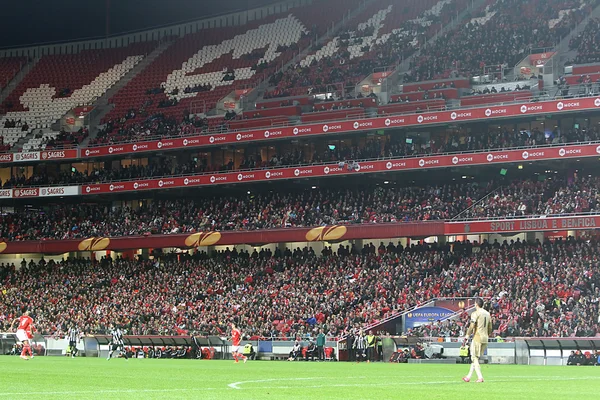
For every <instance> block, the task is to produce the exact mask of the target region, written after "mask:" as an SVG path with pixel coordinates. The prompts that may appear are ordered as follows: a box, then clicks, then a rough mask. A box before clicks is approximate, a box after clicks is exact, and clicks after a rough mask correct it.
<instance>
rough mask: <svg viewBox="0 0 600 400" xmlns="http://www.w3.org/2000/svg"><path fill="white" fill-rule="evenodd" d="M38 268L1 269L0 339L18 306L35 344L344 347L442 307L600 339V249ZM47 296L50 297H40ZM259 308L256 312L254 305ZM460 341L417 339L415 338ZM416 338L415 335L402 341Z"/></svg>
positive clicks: (197, 259)
mask: <svg viewBox="0 0 600 400" xmlns="http://www.w3.org/2000/svg"><path fill="white" fill-rule="evenodd" d="M176 257H177V256H176V255H173V256H171V255H165V256H163V257H161V259H160V261H157V260H145V261H141V260H137V261H128V260H123V259H118V260H114V261H113V260H110V259H105V258H103V259H102V260H100V261H98V262H93V261H90V260H83V259H78V260H70V261H65V262H61V263H59V264H56V263H54V262H53V261H51V262H48V263H46V262H44V261H41V262H40V263H39V264H35V263H33V262H30V263H27V262H26V261H25V260H23V262H22V263H21V265H22V266H23V267H22V268H21V269H19V270H17V271H15V269H14V266H5V265H2V266H0V282H1V283H2V287H3V293H4V300H5V301H3V302H2V303H1V304H0V328H2V330H3V331H6V330H7V329H8V324H10V322H12V320H13V318H14V317H15V316H17V315H18V314H19V312H20V310H21V308H22V307H23V306H27V307H29V308H30V309H31V310H32V312H33V317H34V320H35V321H36V327H37V329H38V330H39V332H40V333H42V334H46V335H53V336H56V337H64V334H65V332H66V330H67V329H68V328H69V327H71V326H73V325H76V326H78V327H79V328H80V329H81V330H82V331H83V332H85V333H86V334H93V333H105V332H106V330H107V329H108V326H109V324H111V323H113V324H118V325H121V326H123V327H125V329H126V330H127V333H129V334H133V335H188V334H203V335H219V336H224V335H226V334H227V324H228V323H229V322H231V321H236V323H237V325H239V326H240V327H242V330H243V332H244V333H245V335H247V337H248V338H250V339H253V340H256V339H259V338H272V337H286V338H310V337H314V336H316V333H317V332H318V331H319V330H320V329H323V331H324V332H326V334H327V336H329V337H340V336H342V335H343V334H344V333H345V332H348V331H349V330H350V329H353V328H356V327H363V326H365V325H367V324H371V323H374V322H377V321H380V320H381V319H382V318H384V317H386V316H390V315H394V314H398V313H399V312H401V311H402V310H405V309H408V308H410V307H412V306H414V305H415V304H420V303H423V302H425V301H427V300H430V299H433V298H437V297H474V296H481V297H485V298H489V299H492V300H491V307H490V308H491V313H492V316H493V317H494V331H495V334H499V335H500V336H503V337H504V336H564V337H572V336H583V337H590V336H596V335H598V334H600V330H599V327H598V298H599V297H600V281H599V276H598V274H596V273H594V272H593V268H594V265H595V263H596V260H597V259H598V258H599V257H600V246H599V244H598V242H597V241H595V240H592V241H582V240H579V241H575V240H568V241H565V242H555V243H544V244H543V245H542V244H541V243H539V242H535V243H523V242H520V241H518V240H517V241H516V242H513V241H511V243H507V242H506V241H505V242H504V243H502V244H501V243H498V242H495V243H492V244H490V243H483V244H482V245H481V246H477V245H473V244H471V243H468V242H466V243H460V242H458V243H454V244H453V246H452V247H451V245H450V244H447V245H444V246H443V247H438V246H436V245H416V246H415V245H412V246H411V247H409V248H406V249H404V248H403V247H402V246H401V245H398V246H395V245H393V244H391V243H390V244H389V245H388V246H384V245H383V244H382V245H381V246H380V247H379V248H376V247H375V246H374V245H373V244H367V245H365V246H364V248H363V249H360V248H356V247H352V248H350V246H346V247H344V246H341V247H340V248H339V250H338V251H337V252H336V253H334V252H333V251H332V250H331V248H325V249H324V250H323V251H322V254H320V255H317V254H315V253H314V251H313V250H312V249H309V248H304V249H303V250H301V249H296V250H294V251H293V252H292V251H290V250H285V251H283V252H281V251H280V250H279V249H277V250H276V251H275V253H274V254H273V253H271V251H270V250H266V251H265V250H261V252H260V253H259V252H257V251H256V250H255V251H254V252H253V253H252V254H250V253H249V252H247V251H243V250H242V251H240V252H238V251H237V250H235V249H234V250H233V251H230V250H229V249H227V250H226V251H224V252H221V253H218V254H216V255H215V256H213V257H211V258H208V257H207V255H206V254H204V253H196V254H195V255H194V256H185V255H182V256H180V259H179V261H176V260H177V258H176ZM40 287H44V288H45V289H46V290H39V288H40ZM258 304H260V305H261V306H260V307H258V306H257V305H258ZM447 333H448V334H451V335H454V334H456V333H459V334H462V333H464V327H462V329H461V330H460V331H459V332H453V331H451V332H443V331H440V330H438V331H436V330H435V328H433V329H430V330H428V328H427V327H425V328H420V332H415V333H414V334H422V335H426V336H431V335H445V334H447ZM409 334H413V332H409Z"/></svg>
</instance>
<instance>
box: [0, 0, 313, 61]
mask: <svg viewBox="0 0 600 400" xmlns="http://www.w3.org/2000/svg"><path fill="white" fill-rule="evenodd" d="M313 1H314V0H282V1H281V0H280V1H276V0H275V1H273V2H272V3H270V4H268V5H264V6H261V7H255V8H252V9H249V10H243V9H239V10H234V11H229V12H225V13H217V14H213V15H209V16H205V17H202V18H194V19H190V20H184V21H179V22H175V23H170V24H165V25H157V26H153V27H148V28H144V29H139V30H132V31H127V32H119V33H115V34H111V35H108V36H95V37H87V38H78V39H74V40H63V41H54V42H40V43H30V44H25V45H16V46H5V47H0V58H3V57H12V56H15V55H29V54H28V53H30V52H31V50H34V49H39V48H40V47H59V46H66V45H71V46H73V45H74V46H76V48H77V50H78V51H81V50H85V49H86V48H87V47H85V46H84V45H85V44H88V43H90V42H112V43H114V44H116V45H113V46H110V45H109V46H105V47H125V46H127V45H129V44H132V43H137V42H142V41H148V40H154V39H153V38H154V36H156V35H158V36H159V37H164V36H172V35H179V36H182V35H185V34H188V33H193V32H195V30H194V29H198V28H197V27H196V24H198V23H202V26H201V28H200V29H210V28H223V27H227V26H240V25H246V24H247V23H248V22H252V21H257V20H261V19H264V18H266V17H268V16H270V15H274V14H280V13H283V12H286V11H288V10H291V9H294V8H297V7H301V6H305V5H308V4H312V2H313ZM258 11H264V13H260V14H259V15H258V17H257V14H256V12H258ZM251 13H253V14H251ZM236 15H238V16H240V17H241V16H243V15H245V16H244V17H243V18H242V17H241V18H240V19H238V20H237V21H236V18H235V16H236ZM227 17H231V19H229V18H227ZM205 25H206V26H205ZM174 31H179V33H176V32H174ZM144 34H145V35H146V36H148V35H149V38H148V39H144V40H129V39H131V38H132V36H133V37H139V38H141V37H142V35H144ZM44 54H54V52H50V53H44Z"/></svg>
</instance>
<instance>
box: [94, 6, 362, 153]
mask: <svg viewBox="0 0 600 400" xmlns="http://www.w3.org/2000/svg"><path fill="white" fill-rule="evenodd" d="M358 4H359V1H357V0H352V1H341V0H335V1H329V2H327V3H325V4H321V3H319V5H318V6H317V5H315V6H311V7H305V8H298V9H294V10H292V12H291V13H290V14H289V15H285V16H284V15H279V16H272V17H269V18H267V19H263V20H259V21H256V22H254V23H252V24H249V25H245V26H240V27H234V28H219V29H210V30H208V31H206V30H203V31H201V32H198V33H195V34H189V35H186V36H184V37H183V38H180V39H178V40H176V42H175V43H174V44H173V45H172V46H171V47H170V48H169V49H167V50H166V51H165V52H164V53H163V54H161V55H160V56H159V57H158V58H157V59H156V60H155V61H154V62H153V63H152V64H151V65H150V66H149V67H148V68H146V69H145V70H144V71H143V72H141V73H140V74H138V75H137V76H136V77H135V78H134V79H133V80H132V81H131V82H129V84H127V85H126V86H125V87H123V88H122V89H121V90H120V91H119V92H118V93H117V94H116V95H115V96H114V97H113V98H112V99H111V100H110V102H111V103H114V104H115V105H116V106H115V108H114V109H113V110H112V111H111V112H110V113H109V114H108V115H107V116H106V118H105V121H107V122H108V121H111V120H112V121H113V123H114V122H115V121H117V120H120V119H121V118H122V117H123V116H124V115H127V114H130V112H131V111H132V110H134V111H135V113H136V116H135V117H133V118H131V119H130V120H129V121H127V123H126V124H124V128H125V129H127V127H128V126H129V125H133V124H136V123H139V122H141V121H142V120H143V118H145V117H146V116H148V115H153V114H157V113H161V114H164V115H165V116H166V117H167V118H175V119H176V121H177V122H180V121H181V119H182V118H183V116H184V112H185V111H187V112H188V113H189V112H192V113H194V114H195V113H205V112H208V111H209V110H212V109H213V108H215V106H216V104H217V102H218V101H219V100H220V99H221V98H223V97H224V96H225V95H226V94H227V93H229V92H231V91H232V90H235V89H238V88H240V87H252V86H255V85H256V84H257V83H258V82H260V81H261V80H264V79H265V78H266V77H268V76H269V75H272V74H273V73H275V71H276V69H277V68H278V67H280V66H281V65H284V64H286V63H287V62H288V61H290V60H291V59H292V58H293V57H294V54H297V53H298V52H299V51H300V50H301V49H304V48H306V47H307V46H308V45H309V44H310V42H311V39H312V38H314V37H315V35H322V34H323V33H325V31H326V30H327V29H328V27H330V24H331V21H339V20H341V19H342V18H343V16H344V13H345V12H346V11H347V10H353V9H354V8H356V7H357V6H358ZM342 5H343V6H342ZM110 133H111V132H109V135H108V136H109V137H108V138H104V139H101V141H105V142H106V141H111V139H110ZM119 136H122V135H121V134H119ZM99 141H100V140H97V141H96V142H99Z"/></svg>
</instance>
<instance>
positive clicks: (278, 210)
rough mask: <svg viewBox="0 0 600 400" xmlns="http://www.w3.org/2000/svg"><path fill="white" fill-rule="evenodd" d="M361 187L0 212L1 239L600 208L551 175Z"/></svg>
mask: <svg viewBox="0 0 600 400" xmlns="http://www.w3.org/2000/svg"><path fill="white" fill-rule="evenodd" d="M483 179H484V180H483V181H482V182H481V183H480V182H477V181H472V182H469V183H460V184H458V183H457V184H447V185H430V186H416V185H415V186H402V187H397V186H394V185H383V186H376V185H364V186H363V187H361V188H360V189H349V188H347V189H335V188H332V189H328V188H324V189H323V188H315V189H306V190H299V191H289V192H285V193H282V192H257V193H250V194H248V195H247V196H246V195H244V196H216V197H205V198H196V199H189V198H188V199H178V200H160V201H159V200H156V201H146V200H141V201H140V202H136V204H135V206H134V207H128V206H124V205H123V206H120V207H119V206H115V207H112V206H110V205H109V204H78V205H75V206H73V205H65V204H59V205H50V206H47V207H45V208H43V209H36V208H24V209H15V210H14V212H10V213H6V214H5V215H2V216H0V237H3V238H5V239H7V240H13V241H14V240H34V239H69V238H86V237H92V236H130V235H149V234H175V233H189V232H196V231H214V230H217V231H228V230H238V231H239V230H256V229H271V228H286V227H310V226H321V225H335V224H354V223H393V222H410V221H430V220H447V219H452V218H455V217H457V216H460V217H461V218H493V217H518V216H524V215H557V214H568V213H585V212H597V211H599V204H600V194H599V193H598V190H597V188H598V187H599V186H600V180H599V178H597V177H585V176H583V175H582V176H580V174H577V173H575V174H572V175H568V176H558V175H554V174H553V177H551V179H545V180H539V181H535V180H527V179H525V180H515V181H502V180H496V181H494V180H491V179H488V178H483Z"/></svg>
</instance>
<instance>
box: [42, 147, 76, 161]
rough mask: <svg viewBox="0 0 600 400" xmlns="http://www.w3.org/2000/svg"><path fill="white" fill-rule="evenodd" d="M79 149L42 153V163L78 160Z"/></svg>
mask: <svg viewBox="0 0 600 400" xmlns="http://www.w3.org/2000/svg"><path fill="white" fill-rule="evenodd" d="M77 156H78V155H77V149H69V150H46V151H42V153H41V159H42V161H51V160H68V159H72V158H77Z"/></svg>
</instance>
